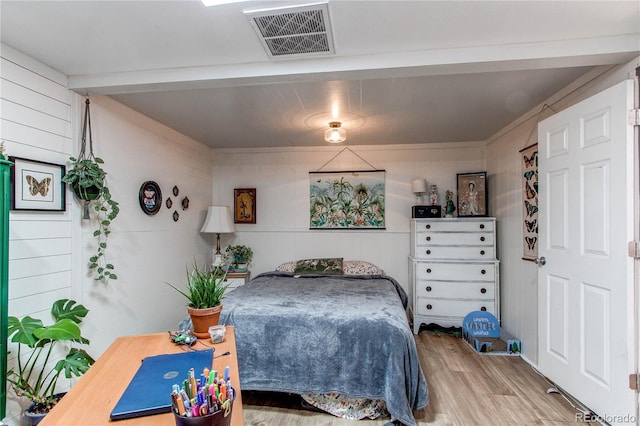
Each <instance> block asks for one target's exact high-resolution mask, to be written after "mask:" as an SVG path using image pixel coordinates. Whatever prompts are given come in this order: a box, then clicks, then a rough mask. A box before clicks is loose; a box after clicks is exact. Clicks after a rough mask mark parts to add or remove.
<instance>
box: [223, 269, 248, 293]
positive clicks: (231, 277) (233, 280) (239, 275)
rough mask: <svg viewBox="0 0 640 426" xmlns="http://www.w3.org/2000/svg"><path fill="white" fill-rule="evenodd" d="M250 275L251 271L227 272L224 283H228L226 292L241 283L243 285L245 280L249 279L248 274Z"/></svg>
mask: <svg viewBox="0 0 640 426" xmlns="http://www.w3.org/2000/svg"><path fill="white" fill-rule="evenodd" d="M250 275H251V271H246V272H227V279H226V280H225V281H226V283H227V284H228V285H229V286H228V287H227V290H226V291H227V292H229V291H232V290H235V289H236V288H238V287H240V286H241V285H245V284H246V283H247V281H249V276H250Z"/></svg>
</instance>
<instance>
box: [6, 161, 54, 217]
mask: <svg viewBox="0 0 640 426" xmlns="http://www.w3.org/2000/svg"><path fill="white" fill-rule="evenodd" d="M9 161H13V164H14V165H13V167H12V168H11V197H10V198H11V210H37V211H41V210H51V211H64V210H66V203H65V200H66V198H65V184H64V182H62V177H63V176H64V174H65V172H66V168H65V166H64V165H62V164H53V163H46V162H43V161H36V160H29V159H26V158H20V157H9Z"/></svg>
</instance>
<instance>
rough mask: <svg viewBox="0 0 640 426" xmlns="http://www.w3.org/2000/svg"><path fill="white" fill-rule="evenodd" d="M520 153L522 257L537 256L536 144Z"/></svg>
mask: <svg viewBox="0 0 640 426" xmlns="http://www.w3.org/2000/svg"><path fill="white" fill-rule="evenodd" d="M520 153H521V154H522V217H523V224H522V231H523V232H522V233H523V236H522V249H523V254H522V258H523V259H524V260H531V261H533V260H535V259H536V257H538V144H533V145H530V146H528V147H526V148H524V149H522V150H521V151H520Z"/></svg>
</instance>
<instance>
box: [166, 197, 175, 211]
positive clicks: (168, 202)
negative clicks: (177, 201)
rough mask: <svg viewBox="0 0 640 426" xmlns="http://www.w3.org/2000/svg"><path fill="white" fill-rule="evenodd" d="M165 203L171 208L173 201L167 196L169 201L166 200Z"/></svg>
mask: <svg viewBox="0 0 640 426" xmlns="http://www.w3.org/2000/svg"><path fill="white" fill-rule="evenodd" d="M165 205H166V206H167V208H168V209H170V208H171V206H172V205H173V201H171V198H167V201H165Z"/></svg>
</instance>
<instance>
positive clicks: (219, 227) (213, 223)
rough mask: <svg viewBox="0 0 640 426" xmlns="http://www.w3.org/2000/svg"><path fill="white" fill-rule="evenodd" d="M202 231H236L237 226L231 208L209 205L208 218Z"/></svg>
mask: <svg viewBox="0 0 640 426" xmlns="http://www.w3.org/2000/svg"><path fill="white" fill-rule="evenodd" d="M200 232H203V233H210V234H229V233H231V232H236V227H235V225H234V224H233V220H231V210H230V209H229V207H228V206H209V210H208V211H207V218H206V219H205V220H204V225H202V229H200Z"/></svg>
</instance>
